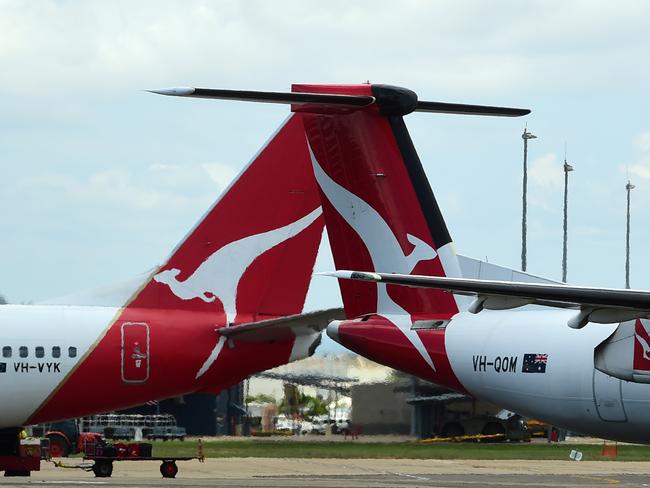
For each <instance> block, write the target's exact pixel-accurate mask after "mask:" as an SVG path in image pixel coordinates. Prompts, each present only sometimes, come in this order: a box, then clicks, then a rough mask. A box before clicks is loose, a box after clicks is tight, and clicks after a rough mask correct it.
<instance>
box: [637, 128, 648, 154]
mask: <svg viewBox="0 0 650 488" xmlns="http://www.w3.org/2000/svg"><path fill="white" fill-rule="evenodd" d="M635 143H636V146H637V147H638V148H639V149H641V150H642V151H644V152H645V151H650V130H649V131H646V132H642V133H641V134H639V135H638V136H637V137H636V140H635Z"/></svg>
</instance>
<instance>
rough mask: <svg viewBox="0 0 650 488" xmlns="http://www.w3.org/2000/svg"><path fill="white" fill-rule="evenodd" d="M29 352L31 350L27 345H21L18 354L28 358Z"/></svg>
mask: <svg viewBox="0 0 650 488" xmlns="http://www.w3.org/2000/svg"><path fill="white" fill-rule="evenodd" d="M28 354H29V350H28V349H27V346H20V347H19V348H18V355H19V356H20V357H21V358H26V357H27V355H28Z"/></svg>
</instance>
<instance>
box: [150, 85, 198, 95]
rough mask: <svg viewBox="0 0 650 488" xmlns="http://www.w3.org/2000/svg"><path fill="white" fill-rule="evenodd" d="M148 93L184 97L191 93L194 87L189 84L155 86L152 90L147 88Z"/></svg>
mask: <svg viewBox="0 0 650 488" xmlns="http://www.w3.org/2000/svg"><path fill="white" fill-rule="evenodd" d="M147 91H148V92H149V93H156V94H158V95H168V96H173V97H186V96H188V95H192V94H193V93H194V92H195V91H196V89H194V88H192V87H190V86H177V87H171V88H156V89H153V90H147Z"/></svg>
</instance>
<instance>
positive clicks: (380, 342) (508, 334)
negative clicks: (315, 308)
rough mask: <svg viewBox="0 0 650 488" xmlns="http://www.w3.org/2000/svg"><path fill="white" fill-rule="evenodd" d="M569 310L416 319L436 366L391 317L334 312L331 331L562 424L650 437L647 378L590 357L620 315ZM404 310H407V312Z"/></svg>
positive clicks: (632, 438) (352, 344) (437, 379)
mask: <svg viewBox="0 0 650 488" xmlns="http://www.w3.org/2000/svg"><path fill="white" fill-rule="evenodd" d="M574 314H575V311H571V310H562V309H552V310H544V309H541V310H522V311H483V312H481V313H479V314H472V313H469V312H462V313H458V314H456V315H455V316H454V317H453V318H452V319H451V320H450V321H449V322H448V323H446V326H445V327H444V328H437V329H427V328H420V329H415V330H416V331H417V334H418V336H419V337H420V339H421V340H422V343H424V344H425V345H426V346H427V351H428V353H429V356H430V357H431V358H432V360H433V366H434V368H431V367H430V366H429V365H428V363H427V361H426V360H424V358H422V357H421V354H420V353H419V351H418V350H417V348H415V347H414V346H413V345H412V343H411V342H410V341H408V340H407V339H406V338H405V337H404V334H403V331H402V330H401V329H400V327H399V325H400V324H401V323H402V322H403V321H395V320H394V317H390V316H382V315H379V314H378V315H375V316H373V317H372V318H370V319H362V320H350V321H340V322H334V323H332V324H331V325H330V326H329V327H328V334H329V335H330V336H331V337H332V338H334V339H335V340H337V341H338V342H340V343H341V344H343V345H344V346H346V347H348V348H350V349H352V350H354V351H356V352H359V353H360V354H363V355H365V356H367V357H369V358H370V359H373V360H375V361H378V362H380V363H382V364H386V365H388V366H391V367H394V368H397V369H401V370H404V371H407V372H409V373H412V374H415V375H417V376H420V377H422V378H424V379H427V380H429V381H432V382H434V383H438V384H442V385H445V386H449V387H450V388H452V389H455V390H458V391H464V392H467V393H469V394H471V395H472V396H474V397H476V398H480V399H482V400H486V401H489V402H492V403H494V404H496V405H499V406H500V407H504V408H507V409H508V410H512V411H514V412H517V413H519V414H522V415H525V416H528V417H531V418H537V419H540V420H543V421H545V422H548V423H550V424H552V425H556V426H559V427H563V428H566V429H568V430H571V431H574V432H579V433H584V434H589V435H594V436H599V437H605V438H609V439H617V440H621V441H628V442H641V443H650V415H648V413H649V412H650V385H647V384H641V383H634V382H630V381H625V380H621V379H618V378H615V377H613V376H611V375H608V374H605V373H603V372H601V371H599V370H597V369H596V368H595V367H594V350H595V348H596V347H597V346H598V345H599V344H601V343H602V342H603V341H605V340H606V339H607V338H608V337H609V336H610V335H611V334H612V333H613V332H614V330H615V329H616V327H617V325H618V324H610V325H603V324H588V325H587V326H586V327H584V328H583V329H580V330H576V329H572V328H570V327H568V326H567V321H568V320H569V318H570V317H572V315H574ZM408 319H409V320H411V317H409V318H408Z"/></svg>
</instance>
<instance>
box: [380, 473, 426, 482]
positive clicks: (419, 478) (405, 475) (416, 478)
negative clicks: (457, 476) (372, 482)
mask: <svg viewBox="0 0 650 488" xmlns="http://www.w3.org/2000/svg"><path fill="white" fill-rule="evenodd" d="M390 474H394V475H395V476H404V477H405V478H413V479H415V480H420V481H433V479H431V478H426V477H424V476H416V475H414V474H406V473H390Z"/></svg>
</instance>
